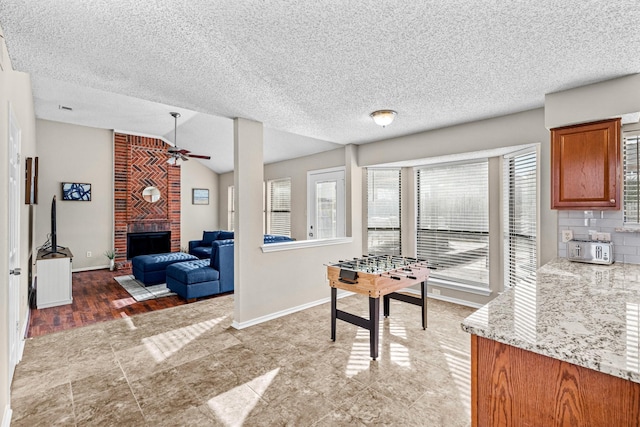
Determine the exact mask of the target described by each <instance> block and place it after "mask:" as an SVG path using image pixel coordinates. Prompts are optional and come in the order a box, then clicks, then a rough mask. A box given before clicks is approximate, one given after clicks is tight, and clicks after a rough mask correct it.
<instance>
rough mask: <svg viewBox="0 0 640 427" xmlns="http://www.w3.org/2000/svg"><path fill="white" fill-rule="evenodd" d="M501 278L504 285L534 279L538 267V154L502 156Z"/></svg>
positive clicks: (529, 152)
mask: <svg viewBox="0 0 640 427" xmlns="http://www.w3.org/2000/svg"><path fill="white" fill-rule="evenodd" d="M503 176H504V203H503V206H504V260H505V262H504V279H505V285H506V286H515V285H517V284H519V283H535V280H536V269H537V264H538V261H537V248H536V235H537V230H536V229H537V220H536V216H537V208H536V206H537V156H536V152H535V151H528V152H520V153H516V154H510V155H507V156H505V157H504V174H503Z"/></svg>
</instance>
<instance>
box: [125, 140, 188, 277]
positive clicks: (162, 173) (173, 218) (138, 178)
mask: <svg viewBox="0 0 640 427" xmlns="http://www.w3.org/2000/svg"><path fill="white" fill-rule="evenodd" d="M167 148H168V145H167V144H166V143H165V142H164V141H162V140H160V139H156V138H147V137H143V136H136V135H126V134H121V133H116V134H115V136H114V162H115V164H114V232H115V236H114V242H115V250H116V259H115V260H116V263H117V264H118V265H119V266H121V267H128V266H130V261H128V260H127V233H139V232H153V231H171V252H177V251H179V250H180V167H178V166H172V165H169V164H168V163H167V160H168V159H169V156H168V154H167ZM150 186H154V187H156V188H158V190H160V200H158V201H157V202H156V203H150V202H147V201H145V200H144V199H143V198H142V190H144V189H145V188H146V187H150Z"/></svg>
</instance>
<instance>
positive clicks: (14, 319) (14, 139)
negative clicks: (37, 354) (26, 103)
mask: <svg viewBox="0 0 640 427" xmlns="http://www.w3.org/2000/svg"><path fill="white" fill-rule="evenodd" d="M20 143H21V131H20V126H19V125H18V121H17V119H16V117H15V114H14V112H13V109H12V108H11V104H9V153H8V157H9V200H8V207H9V224H8V225H9V227H8V228H9V286H8V290H9V295H8V297H9V301H8V303H9V304H8V305H9V310H8V316H9V319H8V320H9V321H8V325H9V384H11V380H12V379H13V372H14V370H15V366H16V364H17V363H18V348H19V345H18V344H19V330H18V329H19V328H20V322H19V320H18V316H19V314H18V313H19V310H18V308H19V301H20V235H19V233H20V185H21V181H20Z"/></svg>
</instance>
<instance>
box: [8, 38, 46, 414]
mask: <svg viewBox="0 0 640 427" xmlns="http://www.w3.org/2000/svg"><path fill="white" fill-rule="evenodd" d="M2 34H3V33H2V29H1V28H0V35H2ZM9 103H11V107H12V109H13V112H14V113H15V116H16V118H17V121H18V124H19V126H20V129H21V133H22V135H21V150H20V151H21V153H20V154H21V158H20V164H21V167H20V174H21V176H24V173H25V161H24V159H25V158H26V157H34V156H35V155H36V139H35V135H36V129H35V114H34V108H33V94H32V92H31V79H30V78H29V76H28V75H27V74H24V73H21V72H16V71H13V70H12V67H11V62H10V60H9V56H8V53H7V49H6V45H5V42H4V38H0V129H2V132H0V152H2V153H5V154H4V155H2V156H0V159H2V161H0V200H4V201H6V200H7V198H8V187H9V182H8V176H9V173H8V161H7V159H8V158H7V154H6V153H7V152H8V132H7V129H8V128H9V121H8V106H9ZM20 184H21V187H22V189H21V195H20V199H21V201H22V200H24V182H21V183H20ZM7 207H8V204H7V203H0V275H1V277H4V278H5V279H4V280H3V284H4V286H2V291H1V293H0V417H2V418H3V419H2V422H3V423H6V424H5V425H8V419H7V418H8V417H9V416H10V414H9V412H10V399H9V395H8V391H9V386H10V384H9V377H10V373H9V361H8V337H9V332H8V331H9V329H8V328H9V325H8V322H7V319H8V312H9V306H8V302H9V292H8V286H6V283H7V279H6V278H8V277H9V265H8V258H7V254H8V253H9V250H8V247H9V246H8V242H9V237H8V236H9V228H8V210H7ZM36 211H37V207H35V206H29V205H24V204H23V203H22V202H21V203H20V230H19V231H18V233H19V238H20V267H21V269H22V271H23V272H24V274H22V275H21V276H20V297H19V298H20V303H19V307H18V316H19V322H20V324H19V325H18V328H19V335H20V338H21V334H22V332H23V331H24V330H25V329H26V326H27V325H26V320H27V314H28V310H29V307H28V305H27V294H28V285H29V274H27V272H29V271H30V269H29V267H30V261H29V259H30V253H31V252H30V251H31V249H32V246H33V233H32V227H31V222H30V217H31V215H33V213H34V212H36Z"/></svg>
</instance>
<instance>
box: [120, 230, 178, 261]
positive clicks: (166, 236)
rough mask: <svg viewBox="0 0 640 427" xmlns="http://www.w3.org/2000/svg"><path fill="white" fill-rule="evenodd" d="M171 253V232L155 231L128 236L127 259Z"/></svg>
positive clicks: (129, 234)
mask: <svg viewBox="0 0 640 427" xmlns="http://www.w3.org/2000/svg"><path fill="white" fill-rule="evenodd" d="M166 252H171V232H170V231H154V232H148V233H128V234H127V259H131V258H133V257H135V256H138V255H150V254H162V253H166Z"/></svg>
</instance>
